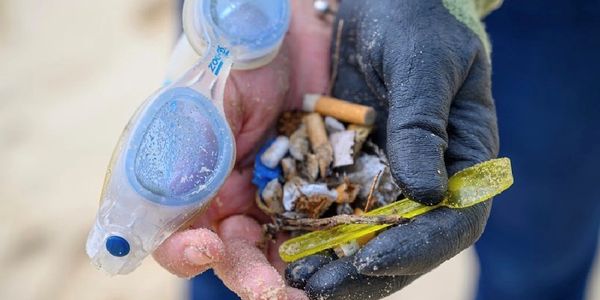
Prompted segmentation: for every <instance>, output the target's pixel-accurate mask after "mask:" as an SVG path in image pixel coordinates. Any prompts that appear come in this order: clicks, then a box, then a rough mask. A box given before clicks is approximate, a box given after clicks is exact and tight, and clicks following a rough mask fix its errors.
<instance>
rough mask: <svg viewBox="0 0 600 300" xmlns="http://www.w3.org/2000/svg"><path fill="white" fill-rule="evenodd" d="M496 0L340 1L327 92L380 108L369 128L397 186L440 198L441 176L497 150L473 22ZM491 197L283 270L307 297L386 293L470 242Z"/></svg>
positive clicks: (480, 36)
mask: <svg viewBox="0 0 600 300" xmlns="http://www.w3.org/2000/svg"><path fill="white" fill-rule="evenodd" d="M492 2H494V1H486V2H473V0H456V1H451V0H444V1H442V0H378V1H364V0H344V1H342V3H341V6H340V10H339V13H338V17H337V22H338V24H339V22H340V20H343V30H342V38H341V43H340V45H339V47H340V55H339V64H338V70H337V72H338V76H337V78H336V81H335V85H334V91H333V93H334V95H335V96H336V97H339V98H343V99H347V100H352V101H355V102H359V103H363V104H367V105H371V106H373V107H375V108H376V109H377V110H378V111H379V112H380V113H379V115H378V120H377V132H376V134H375V138H376V140H377V142H378V143H379V144H380V145H382V146H384V148H385V149H386V151H387V155H388V158H389V162H390V167H391V170H392V174H393V175H394V178H395V179H396V181H397V182H398V184H399V185H400V187H401V189H402V191H403V193H404V194H405V195H406V196H408V197H409V198H411V199H414V200H416V201H419V202H421V203H424V204H428V205H433V204H436V203H438V202H439V201H441V200H442V198H443V196H444V193H445V192H446V190H447V184H448V175H449V174H450V175H452V174H454V173H455V172H457V171H458V170H460V169H463V168H466V167H468V166H471V165H473V164H475V163H478V162H481V161H485V160H488V159H490V158H493V157H495V156H496V155H497V152H498V133H497V126H496V116H495V107H494V103H493V100H492V95H491V83H490V76H491V75H490V74H491V70H490V69H491V66H490V60H489V46H488V45H489V43H488V41H487V36H486V35H485V31H484V30H483V25H482V24H481V23H480V21H479V17H480V15H482V14H484V13H487V11H488V10H489V8H491V7H492V4H493V3H492ZM334 49H335V45H334ZM490 207H491V204H490V203H489V202H488V203H483V204H480V205H476V206H474V207H471V208H468V209H464V210H451V209H445V208H442V209H437V210H435V211H433V212H431V213H429V214H427V215H424V216H421V217H418V218H416V219H415V220H413V221H412V222H411V223H409V224H406V225H401V226H397V227H394V228H391V229H389V230H387V231H385V232H383V233H381V234H380V235H379V236H377V237H376V238H375V239H373V240H372V241H370V242H369V243H368V244H367V245H365V246H364V247H363V248H362V249H361V250H360V251H359V252H358V253H357V254H355V255H353V256H350V257H345V258H342V259H338V260H333V259H332V258H331V257H327V256H325V255H314V256H311V257H308V258H305V259H301V260H299V261H297V262H294V263H292V264H291V265H290V266H289V267H288V269H287V271H286V278H287V280H288V282H290V284H292V285H293V286H296V287H303V288H305V290H306V291H307V292H308V294H309V296H310V297H311V298H313V299H317V298H318V299H323V298H325V299H365V298H366V297H374V298H379V297H384V296H386V295H389V294H391V293H393V292H395V291H397V290H399V289H401V288H403V287H404V286H406V285H407V284H409V283H410V282H412V281H413V280H414V279H416V278H417V277H419V276H420V275H422V274H424V273H426V272H428V271H430V270H432V269H433V268H435V267H436V266H438V265H439V264H441V263H442V262H444V261H445V260H447V259H449V258H451V257H452V256H454V255H456V254H457V253H459V252H460V251H462V250H463V249H465V248H467V247H468V246H470V245H471V244H473V243H474V242H475V241H476V240H477V239H478V238H479V236H480V235H481V233H482V231H483V229H484V227H485V223H486V221H487V218H488V215H489V210H490Z"/></svg>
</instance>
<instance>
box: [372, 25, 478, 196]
mask: <svg viewBox="0 0 600 300" xmlns="http://www.w3.org/2000/svg"><path fill="white" fill-rule="evenodd" d="M415 26H419V24H416V25H415ZM432 34H433V35H435V34H436V33H435V32H434V33H432ZM422 38H423V37H420V36H418V35H415V36H414V37H413V36H406V37H404V38H401V39H399V40H388V41H386V43H387V44H386V50H385V53H384V55H383V57H384V58H383V62H384V64H383V73H384V74H385V75H386V76H387V78H388V79H387V80H386V87H387V89H388V98H389V99H388V103H389V116H388V121H387V126H388V127H387V136H388V141H387V151H388V156H389V161H390V166H391V170H392V174H393V175H394V178H395V179H396V180H397V181H398V184H399V185H400V187H401V188H402V191H403V192H404V193H405V195H406V196H408V197H409V198H411V199H414V200H417V201H419V202H421V203H424V204H428V205H432V204H436V203H439V202H440V201H441V200H442V199H443V197H444V194H445V192H446V190H447V186H448V175H447V172H446V165H445V163H444V153H445V151H446V149H447V147H448V135H447V132H446V127H447V125H448V116H449V114H450V106H451V103H452V100H453V99H454V96H455V95H456V93H457V92H458V90H459V89H460V87H461V86H462V83H463V81H464V79H465V78H466V77H467V74H468V71H469V66H470V65H471V63H472V57H471V54H470V53H468V51H464V50H463V49H454V48H453V47H451V46H450V45H448V44H445V43H444V42H436V43H428V47H426V48H425V47H422V46H421V41H420V39H422Z"/></svg>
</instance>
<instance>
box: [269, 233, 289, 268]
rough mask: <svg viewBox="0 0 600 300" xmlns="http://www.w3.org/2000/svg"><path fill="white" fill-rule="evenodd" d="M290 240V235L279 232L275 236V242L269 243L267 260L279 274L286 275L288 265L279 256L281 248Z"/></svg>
mask: <svg viewBox="0 0 600 300" xmlns="http://www.w3.org/2000/svg"><path fill="white" fill-rule="evenodd" d="M289 238H290V235H289V234H287V233H284V232H279V233H277V235H276V236H275V240H273V241H267V258H268V259H269V262H270V263H271V265H272V266H273V267H275V269H276V270H277V272H278V273H279V274H281V275H283V274H284V273H285V268H286V267H287V264H286V263H285V262H284V261H283V260H282V259H281V256H279V246H281V244H283V242H285V241H286V240H288V239H289Z"/></svg>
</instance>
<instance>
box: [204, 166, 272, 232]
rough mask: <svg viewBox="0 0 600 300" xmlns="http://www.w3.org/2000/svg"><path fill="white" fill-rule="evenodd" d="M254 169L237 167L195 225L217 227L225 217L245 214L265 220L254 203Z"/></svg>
mask: <svg viewBox="0 0 600 300" xmlns="http://www.w3.org/2000/svg"><path fill="white" fill-rule="evenodd" d="M251 180H252V169H250V168H243V169H235V170H233V172H231V174H230V175H229V177H228V178H227V180H226V181H225V184H224V185H223V187H221V189H220V190H219V193H218V194H217V196H216V197H215V198H214V199H212V200H211V202H210V204H209V206H208V207H207V208H206V210H205V211H204V212H203V213H202V214H201V215H200V216H199V217H198V218H196V219H195V220H194V222H193V226H194V227H205V228H216V227H217V224H218V223H219V222H220V221H221V220H222V219H223V218H225V217H227V216H232V215H238V214H245V215H249V216H251V217H253V218H255V219H260V220H263V219H262V218H264V214H262V213H261V212H260V210H259V209H258V208H257V207H256V205H255V204H254V198H255V196H256V186H254V185H253V184H252V182H251Z"/></svg>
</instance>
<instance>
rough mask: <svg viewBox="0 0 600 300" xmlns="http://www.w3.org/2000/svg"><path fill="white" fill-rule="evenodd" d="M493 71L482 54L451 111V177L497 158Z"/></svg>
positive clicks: (447, 157) (448, 157)
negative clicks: (492, 88)
mask: <svg viewBox="0 0 600 300" xmlns="http://www.w3.org/2000/svg"><path fill="white" fill-rule="evenodd" d="M490 70H491V67H490V65H489V61H488V59H487V56H486V55H484V54H483V53H481V54H480V55H478V56H477V58H476V59H475V62H474V63H473V66H472V67H471V72H470V73H469V77H468V78H467V79H466V80H465V82H464V84H463V87H462V88H461V89H460V91H459V92H458V94H457V95H456V97H455V100H454V102H453V104H452V108H451V109H450V119H449V122H448V129H447V130H448V136H449V144H448V150H447V151H446V163H447V170H448V173H449V174H454V173H456V172H458V171H460V170H462V169H464V168H467V167H470V166H472V165H474V164H477V163H480V162H483V161H486V160H489V159H492V158H495V157H497V156H498V151H499V142H498V140H499V138H498V124H497V119H496V107H495V105H494V101H493V98H492V92H491V71H490Z"/></svg>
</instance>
